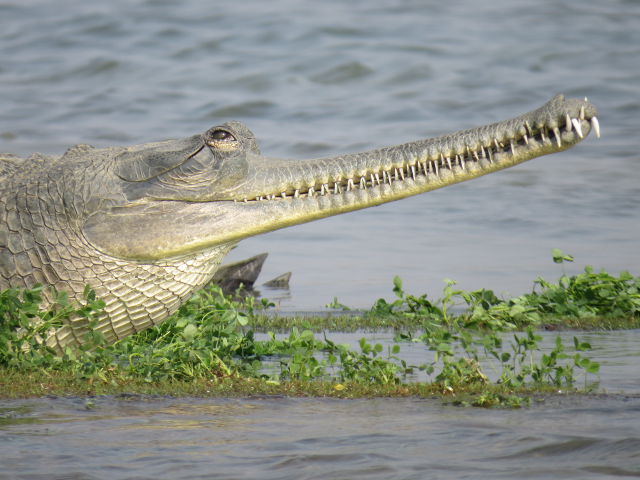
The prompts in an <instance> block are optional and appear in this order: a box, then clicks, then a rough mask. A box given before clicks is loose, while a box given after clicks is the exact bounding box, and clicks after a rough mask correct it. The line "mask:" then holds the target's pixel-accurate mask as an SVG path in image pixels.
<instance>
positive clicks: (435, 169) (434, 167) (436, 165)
mask: <svg viewBox="0 0 640 480" xmlns="http://www.w3.org/2000/svg"><path fill="white" fill-rule="evenodd" d="M431 165H433V170H434V171H435V173H436V177H438V178H439V177H440V172H439V171H438V162H437V161H433V162H431Z"/></svg>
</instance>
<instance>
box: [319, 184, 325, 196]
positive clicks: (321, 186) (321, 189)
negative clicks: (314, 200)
mask: <svg viewBox="0 0 640 480" xmlns="http://www.w3.org/2000/svg"><path fill="white" fill-rule="evenodd" d="M324 191H325V189H324V183H323V184H322V185H320V195H324Z"/></svg>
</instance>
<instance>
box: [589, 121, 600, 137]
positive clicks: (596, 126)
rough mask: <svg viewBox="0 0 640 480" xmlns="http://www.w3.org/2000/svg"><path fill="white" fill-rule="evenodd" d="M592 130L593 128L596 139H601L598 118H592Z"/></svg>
mask: <svg viewBox="0 0 640 480" xmlns="http://www.w3.org/2000/svg"><path fill="white" fill-rule="evenodd" d="M591 128H593V131H594V132H595V134H596V138H600V122H598V119H597V118H596V117H591Z"/></svg>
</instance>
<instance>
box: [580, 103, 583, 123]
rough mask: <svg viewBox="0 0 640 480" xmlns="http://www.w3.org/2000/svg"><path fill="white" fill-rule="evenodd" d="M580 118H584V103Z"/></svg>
mask: <svg viewBox="0 0 640 480" xmlns="http://www.w3.org/2000/svg"><path fill="white" fill-rule="evenodd" d="M580 120H584V105H583V106H581V107H580Z"/></svg>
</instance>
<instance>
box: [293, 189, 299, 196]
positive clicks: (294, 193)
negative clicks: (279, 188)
mask: <svg viewBox="0 0 640 480" xmlns="http://www.w3.org/2000/svg"><path fill="white" fill-rule="evenodd" d="M293 197H294V198H298V197H300V190H298V189H297V188H296V190H295V192H293Z"/></svg>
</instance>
